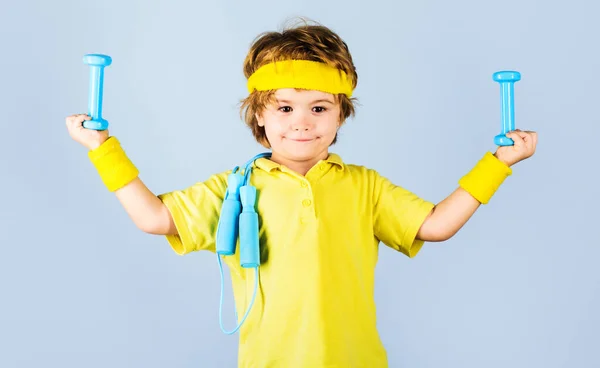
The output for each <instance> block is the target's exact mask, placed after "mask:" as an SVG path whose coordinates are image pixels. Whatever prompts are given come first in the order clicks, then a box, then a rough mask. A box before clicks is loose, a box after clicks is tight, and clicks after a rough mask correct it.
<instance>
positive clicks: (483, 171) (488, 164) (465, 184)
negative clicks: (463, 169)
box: [458, 152, 512, 204]
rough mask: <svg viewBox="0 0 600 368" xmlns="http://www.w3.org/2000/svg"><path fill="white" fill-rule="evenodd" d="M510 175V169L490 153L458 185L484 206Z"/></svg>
mask: <svg viewBox="0 0 600 368" xmlns="http://www.w3.org/2000/svg"><path fill="white" fill-rule="evenodd" d="M511 174H512V169H511V168H510V167H509V166H508V165H506V164H505V163H504V162H502V161H500V160H498V158H496V156H494V155H493V154H492V153H491V152H486V154H485V155H484V156H483V158H482V159H481V160H479V162H478V163H477V165H475V167H473V169H472V170H471V171H469V173H468V174H467V175H465V176H463V177H462V178H461V179H460V180H459V181H458V185H459V186H460V187H461V188H463V189H464V190H466V191H467V192H469V193H470V194H471V195H472V196H473V197H475V199H477V200H478V201H479V202H481V203H483V204H486V203H488V202H489V201H490V199H491V198H492V196H493V195H494V193H496V191H497V190H498V188H499V187H500V185H501V184H502V182H504V179H506V178H507V177H508V176H509V175H511Z"/></svg>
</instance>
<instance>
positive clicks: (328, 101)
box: [277, 99, 333, 105]
mask: <svg viewBox="0 0 600 368" xmlns="http://www.w3.org/2000/svg"><path fill="white" fill-rule="evenodd" d="M277 102H278V103H286V104H289V103H291V102H290V101H288V100H280V99H277ZM318 102H327V103H330V104H332V105H333V101H331V100H327V99H320V100H315V101H312V102H311V104H314V103H318Z"/></svg>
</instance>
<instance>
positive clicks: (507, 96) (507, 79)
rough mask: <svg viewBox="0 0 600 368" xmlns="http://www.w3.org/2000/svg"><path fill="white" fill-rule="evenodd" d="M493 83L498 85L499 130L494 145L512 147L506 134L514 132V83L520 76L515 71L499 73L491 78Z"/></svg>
mask: <svg viewBox="0 0 600 368" xmlns="http://www.w3.org/2000/svg"><path fill="white" fill-rule="evenodd" d="M492 78H493V79H494V81H496V82H498V83H499V84H500V108H501V109H500V112H501V123H502V126H501V130H500V134H498V135H497V136H495V137H494V143H495V144H496V145H498V146H512V145H514V141H513V140H512V139H510V138H508V137H507V136H506V133H508V132H510V131H512V130H515V97H514V94H515V82H518V81H520V80H521V74H520V73H519V72H515V71H510V70H507V71H499V72H496V73H494V75H493V76H492Z"/></svg>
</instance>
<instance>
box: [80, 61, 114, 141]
mask: <svg viewBox="0 0 600 368" xmlns="http://www.w3.org/2000/svg"><path fill="white" fill-rule="evenodd" d="M83 62H84V63H85V64H87V65H89V66H90V81H89V92H88V114H89V115H90V117H91V118H92V119H91V120H87V121H85V122H84V123H83V126H84V127H85V128H87V129H94V130H105V129H107V128H108V121H106V119H104V118H103V117H102V102H103V95H104V68H105V67H107V66H109V65H110V64H112V59H111V57H110V56H108V55H102V54H87V55H84V57H83Z"/></svg>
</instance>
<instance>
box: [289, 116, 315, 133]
mask: <svg viewBox="0 0 600 368" xmlns="http://www.w3.org/2000/svg"><path fill="white" fill-rule="evenodd" d="M312 127H313V122H312V119H311V117H310V116H307V115H306V114H302V113H298V114H296V116H294V119H293V120H292V125H291V128H292V130H294V131H297V132H298V131H304V132H306V131H309V130H310V129H311V128H312Z"/></svg>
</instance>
